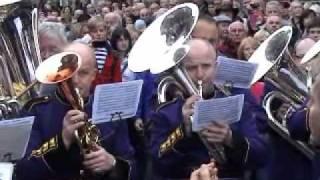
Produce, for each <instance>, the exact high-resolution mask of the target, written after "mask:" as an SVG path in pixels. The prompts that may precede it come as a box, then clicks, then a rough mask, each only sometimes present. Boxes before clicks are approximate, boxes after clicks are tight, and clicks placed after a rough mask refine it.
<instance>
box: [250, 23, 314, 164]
mask: <svg viewBox="0 0 320 180" xmlns="http://www.w3.org/2000/svg"><path fill="white" fill-rule="evenodd" d="M291 36H292V28H291V27H289V26H285V27H283V28H281V29H279V30H277V31H276V32H274V33H273V34H272V35H271V36H270V37H269V38H268V39H267V40H265V41H264V42H263V43H262V44H261V45H260V46H259V48H258V49H257V50H256V51H255V52H254V54H253V55H252V56H251V57H250V59H249V62H253V63H257V64H258V70H257V71H258V73H256V74H258V76H257V77H255V78H256V79H260V78H261V77H262V76H264V79H265V81H266V82H269V83H271V84H272V85H273V86H274V87H275V88H276V90H275V91H272V92H270V93H268V94H267V95H266V96H265V97H264V99H263V103H262V104H263V108H264V109H265V111H266V113H267V116H268V124H269V126H270V127H271V128H272V129H273V130H274V131H275V132H276V133H278V134H279V135H280V136H281V137H282V138H284V139H285V140H287V141H288V142H289V143H290V144H291V145H293V146H294V147H295V148H297V149H298V150H299V151H300V152H302V153H303V154H304V155H305V156H306V157H308V158H310V159H312V157H313V152H312V150H311V149H310V148H309V147H308V146H307V145H306V144H304V143H302V142H300V141H296V140H293V139H292V138H291V137H290V134H289V131H288V128H287V125H286V121H287V118H288V117H287V115H288V112H289V109H291V108H293V109H297V108H299V107H300V106H301V105H302V104H303V102H304V101H305V100H306V97H307V96H308V88H307V86H306V82H304V81H305V80H306V79H307V78H306V76H305V73H302V71H301V69H300V68H299V67H297V65H296V64H294V62H293V61H292V60H291V59H289V60H288V61H287V63H288V66H289V67H290V70H291V71H289V70H288V69H284V68H281V59H282V58H283V57H282V56H283V54H284V53H286V52H288V51H287V47H288V44H289V41H290V39H291ZM254 82H255V81H254ZM275 102H276V103H275ZM275 104H277V107H275V106H274V105H275ZM284 104H287V105H288V106H289V109H287V110H286V113H284V114H281V115H280V116H281V117H277V115H276V114H280V113H281V112H278V110H279V107H280V106H283V105H284Z"/></svg>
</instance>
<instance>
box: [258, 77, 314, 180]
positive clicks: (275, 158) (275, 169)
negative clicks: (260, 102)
mask: <svg viewBox="0 0 320 180" xmlns="http://www.w3.org/2000/svg"><path fill="white" fill-rule="evenodd" d="M273 90H276V89H275V87H274V86H272V85H271V84H270V83H267V82H266V86H265V94H267V93H268V92H271V91H273ZM305 115H306V114H305V110H304V109H303V108H302V109H301V110H298V111H297V112H295V113H293V114H292V115H291V116H289V119H288V121H287V123H288V124H287V125H288V126H287V127H288V130H289V132H290V135H291V136H292V137H293V138H296V139H300V140H303V139H306V138H307V136H308V132H307V129H306V121H305V118H304V117H305ZM265 116H266V115H265ZM265 121H267V120H266V118H265ZM264 125H265V129H266V131H267V132H268V134H269V137H270V139H269V140H270V160H269V162H268V166H267V174H268V179H272V180H284V179H290V180H309V179H312V162H311V161H310V160H309V159H308V158H307V157H306V156H305V155H303V154H302V153H301V152H299V151H298V150H297V149H296V148H295V147H293V146H292V145H291V144H289V143H288V142H287V141H286V140H285V139H283V138H282V137H281V136H280V135H278V134H277V133H276V132H274V131H273V130H272V129H270V128H269V127H268V125H267V123H264Z"/></svg>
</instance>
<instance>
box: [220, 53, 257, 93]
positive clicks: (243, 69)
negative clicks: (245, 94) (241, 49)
mask: <svg viewBox="0 0 320 180" xmlns="http://www.w3.org/2000/svg"><path fill="white" fill-rule="evenodd" d="M217 62H218V66H217V73H216V77H215V81H214V83H215V84H217V85H225V84H227V85H229V84H230V85H231V86H232V87H237V88H247V89H248V88H250V83H251V81H252V79H253V77H254V74H255V72H256V70H257V67H258V65H257V64H254V63H249V62H247V61H241V60H237V59H232V58H227V57H224V56H219V57H218V60H217Z"/></svg>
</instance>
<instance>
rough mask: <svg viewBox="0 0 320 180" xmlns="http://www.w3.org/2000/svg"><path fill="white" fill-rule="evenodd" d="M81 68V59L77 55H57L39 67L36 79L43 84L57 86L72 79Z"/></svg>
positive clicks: (72, 53) (67, 53)
mask: <svg viewBox="0 0 320 180" xmlns="http://www.w3.org/2000/svg"><path fill="white" fill-rule="evenodd" d="M80 66H81V58H80V56H79V55H78V54H77V53H74V52H63V53H59V54H55V55H53V56H51V57H49V58H48V59H47V60H45V61H44V62H43V63H41V64H40V65H39V67H38V68H37V70H36V79H37V80H38V81H39V82H41V83H43V84H57V83H59V82H63V81H65V80H67V79H70V78H71V77H72V76H73V75H74V74H75V73H76V72H77V71H78V70H79V68H80Z"/></svg>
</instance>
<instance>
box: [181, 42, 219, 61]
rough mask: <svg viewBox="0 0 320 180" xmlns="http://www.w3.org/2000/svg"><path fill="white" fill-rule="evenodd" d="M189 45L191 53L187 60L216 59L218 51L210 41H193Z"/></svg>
mask: <svg viewBox="0 0 320 180" xmlns="http://www.w3.org/2000/svg"><path fill="white" fill-rule="evenodd" d="M188 45H189V46H190V51H189V52H188V55H187V57H188V58H187V59H190V58H194V59H197V58H203V57H205V58H208V59H212V60H215V59H216V51H215V49H214V48H213V46H212V45H211V44H210V43H209V42H208V41H205V40H202V39H193V40H190V41H189V42H188Z"/></svg>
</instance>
